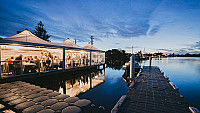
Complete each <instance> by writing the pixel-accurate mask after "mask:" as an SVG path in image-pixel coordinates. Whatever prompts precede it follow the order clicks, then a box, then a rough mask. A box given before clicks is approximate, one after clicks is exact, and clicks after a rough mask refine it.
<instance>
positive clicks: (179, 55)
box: [168, 53, 200, 57]
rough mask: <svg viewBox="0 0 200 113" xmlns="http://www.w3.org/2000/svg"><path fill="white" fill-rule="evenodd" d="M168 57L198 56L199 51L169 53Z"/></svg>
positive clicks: (199, 55)
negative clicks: (196, 52)
mask: <svg viewBox="0 0 200 113" xmlns="http://www.w3.org/2000/svg"><path fill="white" fill-rule="evenodd" d="M168 57H200V53H199V54H190V53H186V54H174V53H172V54H169V55H168Z"/></svg>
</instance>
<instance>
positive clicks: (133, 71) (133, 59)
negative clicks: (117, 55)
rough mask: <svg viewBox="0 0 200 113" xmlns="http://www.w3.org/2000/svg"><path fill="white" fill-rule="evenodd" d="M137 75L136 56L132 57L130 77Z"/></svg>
mask: <svg viewBox="0 0 200 113" xmlns="http://www.w3.org/2000/svg"><path fill="white" fill-rule="evenodd" d="M134 76H135V56H134V55H132V56H131V57H130V79H132V78H133V77H134Z"/></svg>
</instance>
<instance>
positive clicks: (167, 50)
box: [157, 49, 173, 52]
mask: <svg viewBox="0 0 200 113" xmlns="http://www.w3.org/2000/svg"><path fill="white" fill-rule="evenodd" d="M157 50H158V51H166V52H172V51H173V50H171V49H157Z"/></svg>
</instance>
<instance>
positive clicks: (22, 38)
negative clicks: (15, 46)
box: [4, 30, 56, 45]
mask: <svg viewBox="0 0 200 113" xmlns="http://www.w3.org/2000/svg"><path fill="white" fill-rule="evenodd" d="M4 39H6V40H11V41H19V42H30V43H37V44H48V45H56V44H55V43H51V42H47V41H45V40H42V39H41V38H38V37H37V36H35V35H34V34H32V33H31V32H30V31H29V30H24V31H22V32H21V33H19V34H16V35H14V36H11V37H7V38H4Z"/></svg>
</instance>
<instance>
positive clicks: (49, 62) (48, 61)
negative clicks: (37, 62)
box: [46, 57, 51, 69]
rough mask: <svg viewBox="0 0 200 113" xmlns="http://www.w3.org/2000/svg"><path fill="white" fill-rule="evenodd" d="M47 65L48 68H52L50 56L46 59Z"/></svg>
mask: <svg viewBox="0 0 200 113" xmlns="http://www.w3.org/2000/svg"><path fill="white" fill-rule="evenodd" d="M46 66H47V68H48V69H49V68H51V60H50V57H47V59H46Z"/></svg>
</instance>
